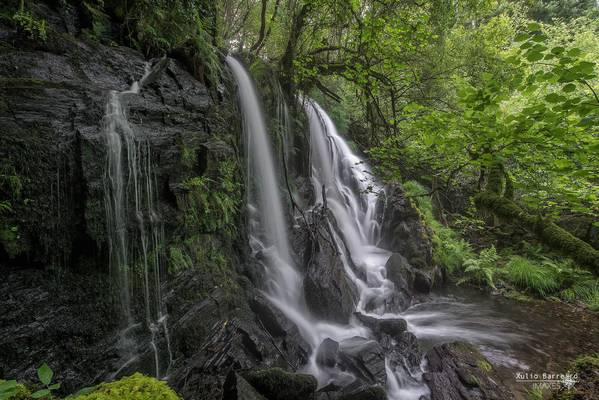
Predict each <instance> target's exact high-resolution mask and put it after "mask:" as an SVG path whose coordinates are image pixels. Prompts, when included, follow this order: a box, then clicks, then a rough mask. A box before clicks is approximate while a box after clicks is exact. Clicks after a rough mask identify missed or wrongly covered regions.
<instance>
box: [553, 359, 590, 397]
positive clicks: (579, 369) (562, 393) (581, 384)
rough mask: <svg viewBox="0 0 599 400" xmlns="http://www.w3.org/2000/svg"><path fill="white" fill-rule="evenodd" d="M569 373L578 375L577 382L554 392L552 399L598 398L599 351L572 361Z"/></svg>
mask: <svg viewBox="0 0 599 400" xmlns="http://www.w3.org/2000/svg"><path fill="white" fill-rule="evenodd" d="M571 368H572V369H571V370H570V371H569V373H571V374H576V375H577V382H576V384H575V385H574V386H573V387H572V388H570V389H566V388H562V389H560V390H558V391H556V392H555V393H553V395H552V397H551V399H552V400H573V399H581V400H582V399H597V398H599V374H598V373H597V372H598V371H599V353H595V354H588V355H583V356H580V357H578V358H577V359H576V360H574V361H573V362H572V365H571Z"/></svg>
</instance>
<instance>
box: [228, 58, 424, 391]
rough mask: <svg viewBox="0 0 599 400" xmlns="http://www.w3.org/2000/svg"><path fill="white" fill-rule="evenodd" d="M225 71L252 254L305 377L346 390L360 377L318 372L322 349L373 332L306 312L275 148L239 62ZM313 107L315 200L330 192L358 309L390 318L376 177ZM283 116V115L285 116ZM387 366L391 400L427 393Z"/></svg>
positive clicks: (348, 343)
mask: <svg viewBox="0 0 599 400" xmlns="http://www.w3.org/2000/svg"><path fill="white" fill-rule="evenodd" d="M227 64H228V65H229V67H230V68H231V71H232V73H233V76H234V78H235V80H236V82H237V85H238V96H239V102H240V106H241V112H242V117H243V130H244V137H245V140H246V146H245V150H246V156H247V176H248V182H247V186H246V187H247V188H248V198H247V204H248V210H249V236H250V246H251V248H252V250H253V252H254V255H258V254H259V255H260V257H257V258H259V259H261V260H264V261H263V267H264V269H265V272H266V276H267V280H268V281H267V283H266V293H265V294H266V296H267V298H268V299H269V300H270V301H271V302H272V303H273V304H274V305H275V306H277V307H278V308H279V309H280V310H281V311H282V312H283V313H284V314H285V315H286V316H287V318H289V319H290V320H291V321H293V322H294V323H295V325H296V326H297V327H298V329H299V332H300V334H301V335H302V336H303V338H304V339H305V340H306V342H307V343H308V344H309V345H310V347H311V349H312V352H311V355H310V358H309V360H308V364H307V365H306V366H304V368H303V369H304V371H305V372H308V373H311V374H313V375H314V376H316V378H317V379H318V381H319V384H320V385H321V386H324V385H327V384H328V383H336V384H338V385H340V386H345V385H347V384H349V383H351V382H352V381H353V380H354V379H355V377H354V376H353V375H351V374H350V373H348V372H345V371H341V370H338V369H335V368H329V367H322V366H320V365H318V364H317V362H316V356H317V349H318V347H319V345H320V344H321V343H322V342H323V341H324V340H325V339H327V338H331V339H333V340H335V341H337V342H339V343H340V348H344V347H346V348H348V349H351V348H352V347H353V348H356V347H359V346H361V343H364V342H363V341H361V340H358V341H356V338H355V337H362V338H367V337H368V336H369V335H370V331H369V329H367V328H366V327H364V326H363V325H361V324H359V323H358V322H357V321H352V323H351V324H349V325H337V324H333V323H328V322H326V321H319V320H318V319H316V318H314V317H313V316H312V315H311V314H310V313H309V312H308V310H307V307H306V305H305V300H304V297H303V290H302V276H301V275H300V274H299V273H298V271H297V269H296V268H295V265H294V263H293V255H292V253H291V247H290V244H289V240H288V232H287V226H286V223H285V221H286V219H285V214H284V207H283V203H282V192H283V191H282V189H281V188H280V185H279V181H278V180H277V174H276V173H275V171H276V169H275V161H274V156H273V154H272V150H271V149H272V145H271V143H270V140H269V136H268V132H267V130H266V124H265V121H264V115H263V112H262V110H261V108H260V102H259V99H258V96H257V94H256V89H255V87H254V84H253V82H252V80H251V78H250V76H249V74H248V73H247V71H246V70H245V69H244V68H243V66H242V65H241V63H240V62H239V61H237V60H236V59H234V58H232V57H227ZM307 104H308V105H307V106H306V111H307V113H308V116H309V119H310V127H311V142H312V144H311V148H312V152H313V154H312V155H311V156H312V157H311V158H312V160H313V161H312V166H313V179H314V181H313V183H314V189H315V191H316V192H317V198H318V199H321V198H322V194H323V193H322V192H321V188H322V187H323V185H324V187H325V192H326V198H327V202H328V207H329V208H330V209H331V210H332V212H333V214H334V217H335V219H336V221H337V223H338V225H339V232H343V233H342V234H343V237H340V236H339V234H337V233H335V230H333V229H331V231H333V232H334V235H335V240H336V242H337V243H336V244H337V247H338V248H339V249H342V248H344V246H345V244H347V248H348V249H349V254H343V253H342V254H341V259H342V261H343V265H344V268H345V271H346V272H347V274H348V276H349V277H350V279H351V280H352V281H353V282H354V283H355V284H356V286H357V287H358V288H359V292H360V299H359V301H358V305H357V310H358V311H361V312H364V313H367V312H369V313H370V314H372V313H375V315H377V316H385V315H386V314H388V313H387V312H386V310H385V308H384V304H385V301H384V299H385V297H386V296H390V295H391V294H392V292H393V284H392V283H391V282H390V281H388V280H387V279H386V278H385V271H384V269H385V268H384V265H385V262H386V260H387V259H388V257H389V255H390V254H389V253H388V252H386V251H384V250H382V249H379V248H377V247H376V242H377V241H378V236H379V231H380V229H379V222H378V221H377V218H376V217H377V214H376V210H375V207H376V203H377V195H376V193H375V192H376V191H380V190H381V188H380V187H378V186H377V185H376V184H374V183H373V182H371V179H370V178H371V177H370V172H369V171H368V168H367V167H366V166H365V165H363V167H362V168H357V167H356V164H362V160H360V158H359V157H357V156H355V155H354V154H353V153H352V152H351V150H350V149H349V147H348V145H347V143H346V142H345V141H344V140H343V139H342V138H341V137H340V136H339V135H338V134H337V132H336V129H335V126H334V124H333V122H332V121H331V120H330V118H329V116H328V115H327V114H326V113H325V112H324V110H322V109H321V108H320V107H319V106H318V105H317V104H316V103H313V102H311V101H310V102H308V103H307ZM279 111H280V112H281V114H282V115H284V109H282V110H279ZM283 154H285V152H283ZM354 264H355V266H357V267H358V268H362V269H363V270H364V271H365V272H366V274H365V275H366V277H367V279H366V281H363V280H361V279H360V278H358V276H357V274H355V273H354V272H353V269H352V268H353V267H352V265H354ZM373 299H374V300H377V301H375V303H376V304H378V307H376V308H375V309H374V310H373V309H371V308H368V309H367V307H366V304H373ZM358 342H359V343H358ZM385 367H386V371H387V372H388V379H387V380H388V393H389V395H390V397H391V398H393V399H396V398H399V397H401V396H403V397H402V398H418V397H419V396H420V395H422V394H424V393H426V391H425V389H423V387H422V386H421V385H419V384H418V383H417V382H416V383H415V380H414V378H413V377H412V376H410V375H409V374H407V373H405V372H404V371H403V370H396V368H394V367H393V366H392V365H391V363H386V365H385ZM406 396H407V397H406Z"/></svg>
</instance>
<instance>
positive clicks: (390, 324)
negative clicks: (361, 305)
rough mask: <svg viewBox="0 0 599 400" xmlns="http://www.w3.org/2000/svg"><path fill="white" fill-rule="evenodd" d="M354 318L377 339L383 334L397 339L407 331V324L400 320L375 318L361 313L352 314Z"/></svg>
mask: <svg viewBox="0 0 599 400" xmlns="http://www.w3.org/2000/svg"><path fill="white" fill-rule="evenodd" d="M354 315H355V316H356V318H357V319H358V320H359V321H360V322H362V323H363V324H364V325H366V326H367V327H368V328H370V329H371V330H372V333H374V335H375V336H376V337H377V338H379V339H380V338H381V337H382V335H383V334H386V335H389V336H391V337H397V336H399V335H400V334H402V333H404V332H405V331H406V330H407V329H408V324H407V323H406V320H405V319H402V318H375V317H372V316H369V315H364V314H362V313H359V312H356V313H354Z"/></svg>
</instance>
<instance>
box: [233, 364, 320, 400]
mask: <svg viewBox="0 0 599 400" xmlns="http://www.w3.org/2000/svg"><path fill="white" fill-rule="evenodd" d="M243 376H244V378H245V379H246V380H247V381H248V382H249V383H250V384H251V385H252V386H253V387H254V388H256V390H257V391H258V392H259V393H260V394H262V395H263V396H264V397H266V398H267V399H268V400H306V399H310V398H313V397H314V393H315V391H316V386H317V382H316V378H314V377H313V376H312V375H307V374H297V373H292V372H287V371H284V370H283V369H281V368H269V369H264V370H251V371H247V372H245V373H243Z"/></svg>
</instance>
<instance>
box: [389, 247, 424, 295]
mask: <svg viewBox="0 0 599 400" xmlns="http://www.w3.org/2000/svg"><path fill="white" fill-rule="evenodd" d="M385 269H386V270H387V279H389V280H390V281H391V282H393V284H394V285H395V290H397V291H398V292H399V293H400V294H401V295H402V298H409V297H410V293H412V292H413V291H414V290H415V291H417V292H421V293H428V292H429V291H430V290H431V286H432V279H431V276H430V275H429V274H427V273H426V272H424V271H422V270H419V269H417V268H414V267H413V266H412V265H411V264H410V263H409V262H408V260H407V259H406V258H405V257H404V256H403V255H401V254H399V253H393V254H392V255H391V257H389V260H387V264H385Z"/></svg>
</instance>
